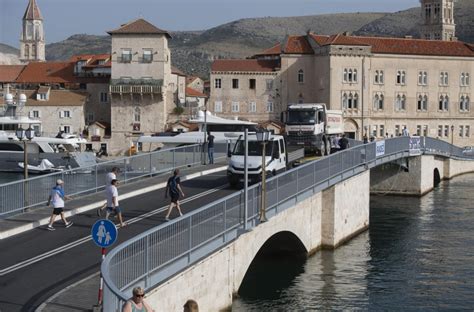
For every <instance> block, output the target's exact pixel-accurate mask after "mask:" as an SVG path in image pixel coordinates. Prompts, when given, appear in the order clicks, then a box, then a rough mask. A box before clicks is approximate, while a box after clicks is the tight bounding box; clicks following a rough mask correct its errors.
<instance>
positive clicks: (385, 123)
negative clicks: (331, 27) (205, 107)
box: [211, 33, 474, 145]
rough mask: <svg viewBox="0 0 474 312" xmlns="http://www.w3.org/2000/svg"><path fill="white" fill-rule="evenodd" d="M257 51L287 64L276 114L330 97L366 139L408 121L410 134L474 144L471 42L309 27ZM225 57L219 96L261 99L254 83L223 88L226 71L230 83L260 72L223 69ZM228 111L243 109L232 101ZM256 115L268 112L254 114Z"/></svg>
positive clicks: (349, 126)
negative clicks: (327, 32)
mask: <svg viewBox="0 0 474 312" xmlns="http://www.w3.org/2000/svg"><path fill="white" fill-rule="evenodd" d="M254 58H255V61H258V60H262V61H263V60H279V61H280V68H279V70H277V71H275V72H274V73H273V74H274V77H275V81H276V82H275V84H276V85H278V83H279V88H278V92H276V90H274V93H273V96H275V97H276V98H280V99H281V106H276V108H277V111H276V112H275V114H274V115H273V116H269V119H272V118H278V116H279V113H280V112H281V111H282V110H284V109H285V107H286V106H287V105H288V104H290V103H314V102H322V103H327V104H328V107H329V108H330V109H340V110H343V111H344V116H345V131H346V132H347V133H348V134H349V135H350V136H352V137H356V138H362V136H363V134H365V133H367V135H369V136H374V137H378V138H381V137H384V136H386V135H387V134H388V135H389V136H391V135H395V136H396V135H399V134H401V133H402V130H403V129H404V127H407V129H408V131H409V132H410V134H419V135H428V136H431V137H439V138H441V139H445V140H447V141H450V142H451V141H453V142H454V143H455V144H457V145H472V144H474V140H473V136H472V127H473V126H474V112H473V110H472V108H471V107H470V106H471V104H470V101H471V99H473V96H474V94H473V88H472V83H471V77H472V74H473V72H474V47H473V46H472V45H470V44H466V43H463V42H459V41H435V40H420V39H411V38H404V39H402V38H377V37H357V36H348V35H344V34H339V35H334V36H318V35H315V34H311V33H308V34H307V35H305V36H289V37H288V38H287V39H286V40H285V42H283V43H282V44H279V45H277V46H275V47H273V48H271V49H269V50H267V51H264V52H263V53H261V54H259V55H256V56H254ZM242 61H243V62H247V61H248V60H242ZM222 62H223V61H222V60H219V61H215V62H214V64H213V71H212V72H211V83H213V84H214V85H213V86H212V92H211V102H212V103H214V105H215V102H216V101H217V102H219V101H225V102H226V103H232V102H234V101H235V102H237V101H242V99H247V101H249V102H251V101H256V102H257V103H260V102H258V100H259V97H258V96H252V93H250V92H247V90H245V91H241V92H239V93H238V92H236V90H231V89H230V90H228V91H226V92H225V93H224V91H225V89H221V90H215V84H216V83H218V82H216V80H217V81H218V79H221V80H222V79H223V78H224V77H225V79H226V82H225V83H226V84H230V83H231V81H232V80H233V79H240V80H242V81H247V80H248V79H251V78H253V74H251V73H245V74H243V73H241V72H237V71H235V69H234V68H232V69H230V70H227V71H224V72H222V71H221V72H216V71H215V70H214V68H215V67H216V64H217V65H219V64H222ZM224 73H225V75H223V74H224ZM232 91H234V93H232ZM219 105H220V104H219ZM211 107H212V104H211ZM263 109H264V105H262V107H260V110H263ZM214 111H215V110H214ZM225 112H226V113H227V115H229V116H232V115H234V116H235V115H239V114H236V113H234V112H232V111H229V110H228V108H227V110H226V111H225ZM239 116H240V115H239ZM248 119H251V120H259V119H260V118H259V115H258V114H255V115H253V116H252V115H250V114H249V116H248Z"/></svg>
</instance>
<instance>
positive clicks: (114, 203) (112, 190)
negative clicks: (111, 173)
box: [105, 179, 125, 227]
mask: <svg viewBox="0 0 474 312" xmlns="http://www.w3.org/2000/svg"><path fill="white" fill-rule="evenodd" d="M105 193H106V196H107V212H106V214H105V218H106V219H108V218H109V216H110V214H111V213H112V212H113V213H115V215H116V216H118V219H119V222H120V227H124V226H125V223H124V222H123V218H122V209H120V206H119V200H118V190H117V180H115V179H114V180H112V181H111V182H110V185H107V187H106V189H105Z"/></svg>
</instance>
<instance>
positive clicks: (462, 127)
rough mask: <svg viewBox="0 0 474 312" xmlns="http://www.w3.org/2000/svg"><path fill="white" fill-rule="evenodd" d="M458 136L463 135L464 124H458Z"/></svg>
mask: <svg viewBox="0 0 474 312" xmlns="http://www.w3.org/2000/svg"><path fill="white" fill-rule="evenodd" d="M459 136H460V137H461V138H462V137H463V136H464V126H459Z"/></svg>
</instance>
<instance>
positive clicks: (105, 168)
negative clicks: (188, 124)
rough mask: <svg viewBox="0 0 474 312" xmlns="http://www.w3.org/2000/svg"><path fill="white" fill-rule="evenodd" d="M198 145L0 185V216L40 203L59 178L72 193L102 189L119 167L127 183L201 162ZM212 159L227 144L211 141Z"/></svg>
mask: <svg viewBox="0 0 474 312" xmlns="http://www.w3.org/2000/svg"><path fill="white" fill-rule="evenodd" d="M204 156H205V155H203V153H202V145H199V144H195V145H188V146H183V147H177V148H173V149H167V150H160V151H156V152H151V153H144V154H138V155H135V156H131V157H124V158H120V159H116V160H111V161H106V162H101V163H98V164H96V165H94V166H90V167H83V168H76V169H71V170H65V171H61V172H57V173H50V174H45V175H40V176H37V177H32V178H29V179H27V180H20V181H15V182H10V183H6V184H1V185H0V218H5V217H8V216H12V215H14V214H18V213H22V212H23V211H25V209H27V208H28V209H35V208H38V207H41V206H43V205H44V204H45V203H46V201H47V199H48V195H49V192H50V190H51V187H52V186H54V185H55V183H56V180H57V179H62V180H63V181H64V182H65V183H64V189H65V193H66V194H67V195H71V196H75V195H79V194H89V193H94V192H98V191H99V190H103V189H104V187H105V183H106V175H107V173H108V172H110V170H111V169H112V168H113V167H118V168H120V171H121V173H120V175H119V176H118V179H119V180H120V181H121V182H123V183H129V182H132V181H135V180H137V179H140V178H143V177H149V176H153V175H157V174H162V173H167V172H169V171H170V170H172V169H174V168H180V167H187V166H192V165H196V164H200V163H202V157H204ZM214 157H215V159H221V158H225V157H227V144H225V143H216V144H215V152H214Z"/></svg>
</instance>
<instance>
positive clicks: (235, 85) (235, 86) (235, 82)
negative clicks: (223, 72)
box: [232, 79, 239, 89]
mask: <svg viewBox="0 0 474 312" xmlns="http://www.w3.org/2000/svg"><path fill="white" fill-rule="evenodd" d="M238 88H239V79H232V89H238Z"/></svg>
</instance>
